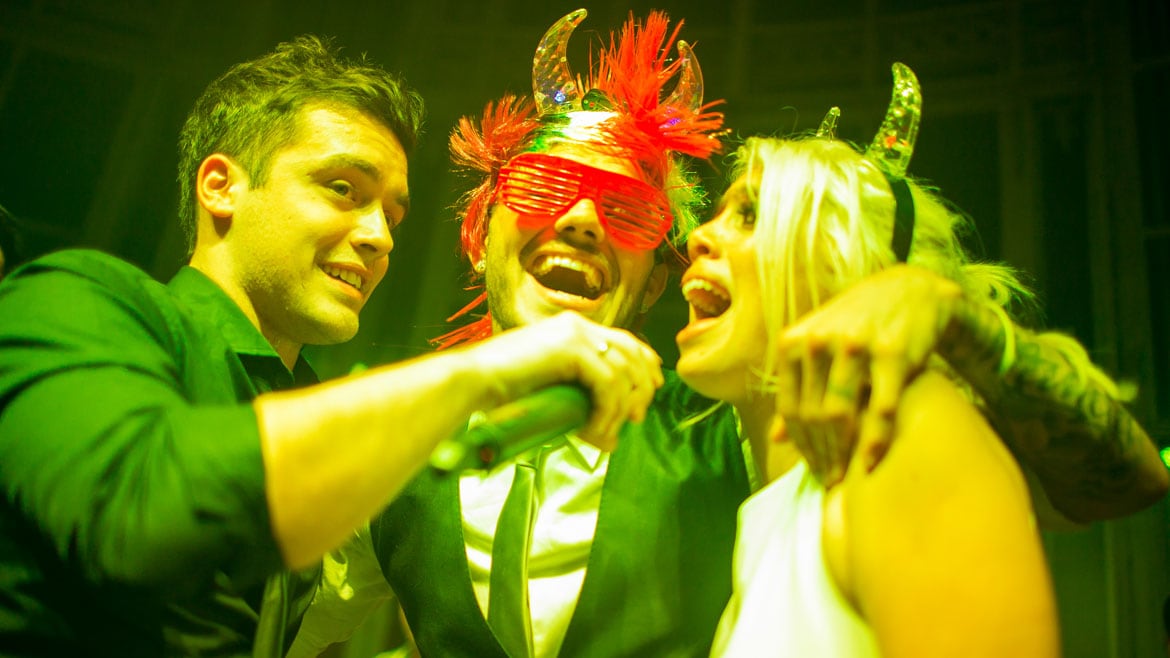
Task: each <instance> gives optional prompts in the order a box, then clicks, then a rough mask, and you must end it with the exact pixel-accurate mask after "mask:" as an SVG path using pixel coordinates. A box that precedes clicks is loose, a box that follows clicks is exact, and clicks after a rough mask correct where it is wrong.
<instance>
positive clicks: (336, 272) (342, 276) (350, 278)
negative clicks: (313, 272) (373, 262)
mask: <svg viewBox="0 0 1170 658" xmlns="http://www.w3.org/2000/svg"><path fill="white" fill-rule="evenodd" d="M321 269H322V270H324V271H325V273H326V274H328V275H329V276H331V277H333V278H334V279H337V280H339V281H344V282H346V283H348V284H349V285H351V286H353V287H354V288H357V289H358V290H361V289H362V284H363V281H362V275H360V274H358V273H357V272H353V271H350V270H343V269H341V268H340V267H333V266H332V265H322V266H321Z"/></svg>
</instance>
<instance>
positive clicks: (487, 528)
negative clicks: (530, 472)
mask: <svg viewBox="0 0 1170 658" xmlns="http://www.w3.org/2000/svg"><path fill="white" fill-rule="evenodd" d="M514 463H515V462H508V463H506V464H503V465H500V466H497V467H496V468H495V469H493V470H492V471H490V472H487V473H480V472H472V473H468V474H465V475H463V476H462V477H460V479H459V498H460V504H461V506H462V508H463V537H464V540H465V541H466V547H467V562H468V566H469V568H470V571H471V581H472V585H473V586H474V588H475V597H476V599H477V600H478V602H479V608H480V610H481V611H482V612H483V614H484V616H485V617H486V616H487V606H488V590H489V582H490V576H491V563H492V537H493V536H494V535H495V531H496V522H497V521H498V520H499V517H500V510H501V509H502V508H503V506H504V499H505V498H507V496H508V490H509V489H510V488H511V486H512V477H513V474H514V471H515V469H514V468H513V464H514ZM608 465H609V455H608V454H607V453H603V452H601V451H600V450H598V449H597V448H596V447H594V446H593V445H591V444H589V443H586V442H584V441H582V440H580V439H578V438H576V437H573V436H570V437H568V439H567V440H566V441H565V442H564V443H562V444H560V445H558V446H556V447H551V448H545V449H543V451H542V452H541V453H540V456H539V457H538V459H537V463H536V493H535V496H536V518H535V521H534V525H533V529H532V544H531V549H530V553H529V557H528V597H529V606H530V608H531V610H532V640H533V647H534V649H535V656H536V658H543V657H546V656H555V655H557V653H558V652H559V651H560V648H561V644H562V643H563V642H564V639H565V632H566V631H567V630H568V628H569V621H570V620H571V619H572V617H573V610H574V609H575V607H576V605H577V597H578V595H580V593H581V584H582V583H583V582H584V580H585V567H586V565H587V564H588V562H589V551H590V549H591V547H592V546H593V533H594V530H595V529H596V528H597V511H598V508H599V506H600V505H601V488H602V485H603V484H605V473H606V469H607V467H608Z"/></svg>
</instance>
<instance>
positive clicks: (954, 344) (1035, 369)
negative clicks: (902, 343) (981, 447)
mask: <svg viewBox="0 0 1170 658" xmlns="http://www.w3.org/2000/svg"><path fill="white" fill-rule="evenodd" d="M951 318H952V319H951V322H950V323H949V325H948V330H947V331H946V332H945V333H944V335H943V337H942V340H941V341H940V343H939V353H940V354H941V355H942V356H943V357H944V358H945V359H946V360H947V361H948V362H949V363H950V364H951V366H952V367H953V368H955V370H956V371H957V372H959V374H960V375H962V376H963V378H964V379H966V380H967V381H968V382H970V383H971V385H972V386H974V387H975V388H976V390H978V391H979V393H980V394H981V395H982V396H983V398H984V400H985V401H986V402H987V406H988V411H989V414H990V415H991V416H992V420H993V422H994V423H995V424H996V425H997V428H998V430H999V432H1000V434H1001V436H1002V437H1003V439H1004V441H1005V442H1007V443H1008V445H1009V446H1010V447H1011V448H1012V450H1013V451H1014V452H1015V453H1016V455H1017V456H1018V457H1019V458H1020V460H1021V461H1023V462H1024V463H1026V464H1027V465H1028V466H1029V467H1030V468H1032V469H1033V471H1034V472H1035V473H1036V475H1037V476H1038V477H1039V478H1040V482H1041V484H1042V485H1043V487H1044V490H1045V493H1046V494H1047V495H1048V497H1049V499H1050V500H1051V501H1052V503H1053V505H1054V506H1055V507H1056V508H1057V509H1058V510H1059V511H1060V512H1062V513H1063V514H1065V515H1066V516H1068V517H1069V518H1071V519H1073V520H1075V521H1095V520H1100V519H1107V518H1112V517H1117V516H1121V515H1124V514H1128V513H1131V512H1135V511H1137V510H1140V509H1142V508H1143V507H1146V506H1147V505H1150V504H1151V503H1153V502H1155V501H1157V500H1158V499H1159V498H1161V497H1162V496H1163V495H1165V493H1166V490H1167V487H1168V486H1170V481H1168V478H1167V471H1166V467H1165V466H1164V465H1163V464H1162V461H1161V459H1160V458H1159V455H1158V451H1157V448H1156V447H1155V445H1154V443H1153V441H1151V439H1150V437H1149V436H1148V435H1147V434H1146V432H1145V430H1143V429H1142V427H1141V426H1140V425H1139V424H1138V423H1137V421H1136V420H1134V418H1133V416H1132V415H1130V413H1129V411H1128V410H1127V409H1126V408H1125V405H1124V404H1122V402H1121V400H1120V399H1119V397H1118V394H1117V390H1116V386H1115V385H1114V384H1113V383H1112V382H1111V381H1110V380H1109V378H1108V377H1106V376H1105V375H1103V374H1101V373H1100V371H1098V370H1097V368H1096V367H1094V366H1093V364H1092V363H1090V362H1089V360H1088V358H1087V356H1086V355H1085V352H1084V349H1083V348H1082V347H1081V346H1080V344H1078V343H1077V342H1076V341H1075V340H1073V339H1072V338H1069V337H1067V336H1063V335H1060V334H1056V333H1054V332H1042V333H1037V332H1032V331H1029V330H1026V329H1023V328H1020V327H1015V326H1014V325H1012V324H1011V323H1010V322H1009V321H1008V320H1007V318H1006V316H1004V315H1002V312H1001V311H997V310H995V309H993V308H992V307H990V306H988V305H987V304H980V303H975V302H970V301H967V300H965V299H963V298H961V297H960V298H958V300H957V303H956V304H955V305H954V311H953V313H952V316H951Z"/></svg>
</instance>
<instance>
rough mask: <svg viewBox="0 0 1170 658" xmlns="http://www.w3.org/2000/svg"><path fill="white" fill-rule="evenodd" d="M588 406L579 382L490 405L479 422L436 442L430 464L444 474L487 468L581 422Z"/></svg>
mask: <svg viewBox="0 0 1170 658" xmlns="http://www.w3.org/2000/svg"><path fill="white" fill-rule="evenodd" d="M591 407H592V402H590V399H589V394H588V392H586V391H585V389H584V388H582V387H581V386H578V385H576V384H558V385H556V386H549V387H548V388H544V389H541V390H539V391H537V392H535V393H533V394H531V395H528V396H525V397H522V398H520V399H518V400H514V401H512V402H509V403H508V404H505V405H502V406H500V407H498V408H496V409H493V410H492V411H490V412H488V414H487V418H486V419H484V421H483V422H482V423H479V424H477V425H475V426H474V427H471V428H468V429H467V430H466V431H465V432H463V433H462V434H459V435H457V436H455V437H454V438H452V439H448V440H446V441H443V442H442V443H440V444H439V445H438V446H436V447H435V450H434V451H433V452H432V453H431V459H430V464H431V467H432V468H434V469H435V470H437V471H439V472H440V473H444V474H446V473H452V472H456V471H462V470H466V469H472V468H474V469H487V468H491V467H492V466H494V465H495V464H498V463H500V462H504V461H507V460H509V459H511V458H512V457H515V456H516V455H519V454H521V453H523V452H526V451H528V450H531V449H532V448H536V447H539V446H541V445H543V444H545V443H547V442H548V441H550V440H552V439H555V438H557V437H558V436H561V435H564V434H566V433H568V432H571V431H573V430H575V429H577V428H579V427H581V426H582V425H584V424H585V421H586V420H587V419H588V418H589V411H590V408H591Z"/></svg>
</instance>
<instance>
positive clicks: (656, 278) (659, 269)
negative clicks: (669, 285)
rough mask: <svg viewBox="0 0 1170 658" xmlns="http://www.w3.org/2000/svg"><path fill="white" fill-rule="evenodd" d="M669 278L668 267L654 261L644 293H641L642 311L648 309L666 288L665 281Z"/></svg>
mask: <svg viewBox="0 0 1170 658" xmlns="http://www.w3.org/2000/svg"><path fill="white" fill-rule="evenodd" d="M669 279H670V268H669V267H667V266H666V263H655V264H654V269H652V270H650V280H649V281H647V282H646V294H644V295H642V312H643V313H645V312H646V311H649V310H650V307H651V306H654V303H655V302H657V301H658V298H659V297H661V296H662V293H663V291H665V290H666V282H667V281H668V280H669Z"/></svg>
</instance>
